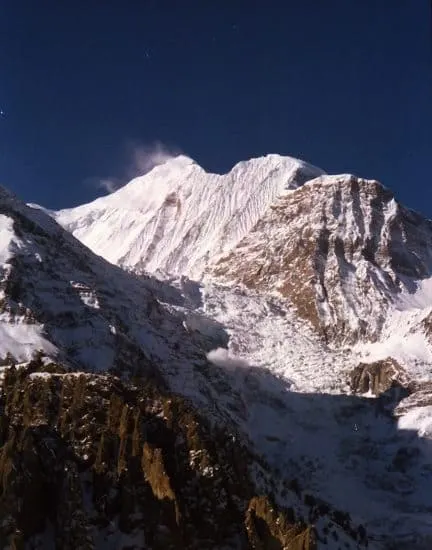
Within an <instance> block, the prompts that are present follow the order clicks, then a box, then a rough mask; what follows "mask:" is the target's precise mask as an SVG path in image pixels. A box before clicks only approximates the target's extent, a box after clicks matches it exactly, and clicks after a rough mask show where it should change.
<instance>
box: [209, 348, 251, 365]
mask: <svg viewBox="0 0 432 550" xmlns="http://www.w3.org/2000/svg"><path fill="white" fill-rule="evenodd" d="M207 359H208V360H209V361H210V363H213V365H216V366H217V367H223V368H228V369H232V370H237V369H238V368H243V369H244V368H249V364H248V362H247V361H245V360H244V359H240V357H234V356H232V355H230V353H229V351H228V350H227V349H225V348H216V349H212V350H211V351H209V352H208V353H207Z"/></svg>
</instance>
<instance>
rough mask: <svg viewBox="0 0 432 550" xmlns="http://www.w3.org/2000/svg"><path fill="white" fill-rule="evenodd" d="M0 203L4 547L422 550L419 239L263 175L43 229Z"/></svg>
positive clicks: (197, 171) (364, 191) (58, 216)
mask: <svg viewBox="0 0 432 550" xmlns="http://www.w3.org/2000/svg"><path fill="white" fill-rule="evenodd" d="M0 199H1V200H0V202H1V204H2V211H1V213H2V215H3V217H2V225H1V232H0V262H1V264H0V265H3V267H2V268H1V269H2V272H1V273H2V279H3V282H2V287H1V288H2V289H3V300H2V304H3V305H2V308H3V313H2V314H1V315H2V317H1V331H2V332H1V334H2V335H4V336H3V337H2V340H1V342H2V343H1V346H3V347H1V350H0V353H1V355H2V356H3V361H2V363H3V364H4V367H3V369H2V371H3V378H4V382H3V385H4V391H3V397H2V401H1V403H0V405H1V407H2V410H3V411H5V415H4V416H5V418H6V420H5V421H4V422H3V424H2V426H3V427H1V430H0V433H2V434H3V435H2V437H3V439H2V443H3V445H2V455H1V457H0V474H1V478H2V480H3V487H4V489H3V497H0V499H1V498H3V500H0V507H2V506H3V508H2V510H3V512H4V513H3V515H6V513H7V514H9V516H10V517H11V518H12V519H11V520H10V522H9V523H6V527H5V528H4V530H3V532H1V535H2V536H4V537H6V536H8V537H9V538H10V537H15V539H16V540H17V541H18V542H19V543H20V544H24V543H23V540H25V541H26V544H30V543H31V544H34V545H35V544H36V542H37V541H39V540H42V542H40V544H47V541H51V542H52V541H53V540H54V541H57V542H55V544H57V546H58V547H62V548H63V547H64V548H66V547H68V546H67V544H69V545H70V546H69V547H71V548H76V547H82V548H87V547H89V548H107V547H113V548H122V547H131V548H140V547H149V548H159V547H161V548H169V547H173V548H194V547H197V548H207V547H208V548H291V549H292V550H297V548H298V549H302V550H308V549H309V550H310V549H312V548H319V549H321V548H330V549H338V548H348V549H349V548H364V547H366V546H367V547H368V548H373V549H377V550H378V549H384V548H392V549H393V548H394V549H398V550H402V549H414V550H426V549H428V548H429V547H430V544H431V541H432V531H431V528H430V505H431V499H430V488H431V485H432V471H431V469H430V452H431V447H430V445H431V443H430V433H432V432H431V428H430V427H431V425H432V421H431V418H432V415H431V410H430V399H431V392H432V384H431V373H432V368H431V367H432V342H431V332H432V331H431V327H432V321H431V319H432V317H431V315H432V292H431V288H432V287H431V284H430V275H431V273H430V267H431V261H430V259H431V257H430V245H429V242H430V238H431V222H429V221H428V220H426V219H424V218H422V217H421V216H419V215H418V214H416V213H414V212H412V211H410V210H408V209H406V208H404V207H403V206H401V205H399V204H398V203H397V201H396V200H395V199H394V197H393V196H392V194H391V193H390V191H389V190H388V189H385V188H384V187H383V186H382V185H380V184H379V183H377V182H375V181H368V180H363V179H361V178H357V177H354V176H350V175H339V176H327V175H325V174H324V172H323V171H322V170H320V169H318V168H314V167H312V166H309V165H307V164H305V163H303V162H301V161H297V160H295V159H291V158H287V157H280V156H277V155H269V156H267V157H264V158H261V159H252V160H250V161H246V162H242V163H239V164H238V165H236V166H235V167H234V168H233V170H232V171H231V172H230V173H229V174H226V175H215V174H207V173H206V172H205V171H204V170H203V169H202V168H200V167H199V166H198V165H197V164H196V163H194V162H193V161H192V160H191V159H188V158H186V157H178V158H176V159H172V160H170V161H168V162H166V163H165V164H163V165H161V166H159V167H156V168H154V169H153V170H152V171H151V172H149V173H148V174H146V175H145V176H143V177H140V178H137V179H135V180H133V181H132V182H131V183H130V184H128V185H126V186H125V187H124V188H122V189H120V190H119V191H117V192H115V193H113V194H112V195H109V196H107V197H102V198H100V199H97V200H96V201H94V202H93V203H90V204H89V205H84V206H80V207H77V208H74V209H69V210H63V211H60V212H48V211H44V209H41V208H40V207H38V208H36V207H34V206H33V207H28V206H25V205H23V204H22V203H21V202H20V201H19V200H18V199H16V198H15V197H13V196H12V195H10V194H9V193H8V192H6V191H2V194H1V196H0ZM49 216H51V218H50V217H49ZM52 218H54V219H55V220H57V221H58V222H59V223H60V224H61V225H63V226H64V228H66V229H67V230H68V231H69V232H70V233H68V232H67V231H65V230H64V229H62V228H61V227H60V226H59V225H57V223H56V221H54V219H52ZM71 233H72V234H73V235H75V237H78V238H79V239H80V240H82V242H83V243H84V244H85V245H87V246H89V248H91V249H92V251H93V252H94V253H96V254H99V257H98V256H96V255H95V254H94V253H92V252H91V251H90V250H89V249H88V248H86V246H84V245H83V244H81V243H80V242H78V241H77V240H76V239H75V238H74V237H73V235H72V234H71ZM101 256H102V257H104V258H105V259H103V258H102V257H101ZM107 260H108V261H109V262H111V263H108V261H107ZM113 264H118V265H113ZM13 365H15V366H13ZM137 419H139V421H138V420H137ZM44 449H46V451H44ZM41 453H45V454H43V455H42V456H43V457H44V461H45V460H46V461H47V464H48V466H47V467H48V472H49V471H50V470H51V469H53V470H55V471H56V476H55V479H56V481H55V484H54V486H53V485H52V484H50V483H49V480H48V478H49V475H48V474H47V473H46V471H45V470H44V469H43V468H42V467H41V465H40V462H38V461H36V460H35V458H34V456H35V455H37V456H38V455H39V454H41ZM53 453H54V454H53ZM68 453H71V454H68ZM54 455H55V456H60V457H67V459H66V458H64V459H63V458H61V460H60V461H59V465H60V466H59V469H58V470H57V469H55V463H54V461H53V460H52V459H51V458H49V456H54ZM231 457H232V458H231ZM137 458H138V460H137ZM24 462H25V464H26V465H28V466H26V468H21V467H20V464H21V463H24ZM64 467H65V468H67V471H68V472H69V471H70V472H72V473H71V474H67V475H66V474H64V470H63V468H64ZM39 470H42V473H43V476H42V477H41V476H40V475H39V473H38V472H39ZM11 471H18V474H17V477H16V478H15V477H14V476H13V475H12V476H11V475H10V474H9V472H11ZM26 472H27V474H26ZM28 472H30V474H31V475H30V480H31V481H28V477H26V475H28ZM44 472H45V473H44ZM225 472H226V475H225ZM44 476H45V477H44ZM237 478H238V480H239V483H238V484H236V483H235V482H234V480H235V479H237ZM41 486H43V487H45V488H46V493H47V494H49V495H53V496H52V497H50V498H47V504H46V506H45V508H44V509H42V511H41V513H40V515H38V518H39V519H38V522H35V523H31V525H30V527H29V526H28V524H27V523H26V521H24V518H28V517H31V515H30V514H28V513H26V514H21V512H20V511H21V510H22V509H23V506H24V507H29V506H30V507H31V506H32V503H33V502H34V499H35V496H34V495H35V493H36V490H39V489H38V488H39V487H41ZM15 487H19V491H21V492H18V493H17V492H16V489H15ZM62 487H68V488H69V489H68V491H69V493H67V494H68V495H70V497H69V496H68V498H67V499H61V498H60V496H59V495H60V494H61V488H62ZM35 488H36V489H35ZM24 489H25V491H27V492H25V493H24V494H25V496H24V498H22V499H21V500H19V499H18V500H17V495H18V494H19V495H21V494H22V491H23V490H24ZM110 495H112V497H111V496H110ZM218 495H222V496H223V498H225V497H226V498H227V499H228V500H229V501H230V505H229V506H228V509H229V514H225V515H224V513H223V510H224V509H225V508H226V507H227V500H223V502H222V501H221V502H219V500H218V499H219V497H218ZM20 498H21V497H20ZM15 501H17V502H19V504H18V505H15V504H14V502H15ZM67 501H70V502H72V503H74V504H70V505H69V508H68V505H67ZM24 503H25V504H24ZM103 503H105V504H103ZM123 503H125V504H124V506H125V507H126V508H125V509H126V510H127V511H126V512H124V513H121V510H122V509H123ZM54 508H55V509H57V508H58V509H60V510H61V513H60V514H57V516H53V512H52V510H53V509H54ZM71 509H72V510H76V511H77V514H78V516H77V517H78V519H77V520H76V523H75V524H74V525H75V527H73V526H72V525H71V524H70V523H68V522H67V521H66V519H67V518H68V517H70V516H71ZM43 510H45V511H43ZM143 510H148V513H147V516H146V515H145V514H144V515H143ZM201 511H202V513H201ZM53 518H54V519H53ZM158 518H159V519H158ZM203 518H204V521H203ZM8 525H10V526H12V527H7V526H8ZM158 525H159V526H160V525H162V527H161V528H160V527H158ZM222 525H223V529H222V528H221V526H222ZM47 526H48V527H47ZM281 526H282V527H281ZM7 529H9V531H7ZM20 533H21V534H20ZM41 533H42V534H41ZM71 533H72V534H71ZM218 536H219V538H218ZM38 537H39V538H38ZM40 537H43V538H42V539H41V538H40ZM68 537H69V538H68ZM70 537H73V539H71V538H70ZM86 537H87V538H86ZM86 540H88V541H89V542H82V541H86ZM144 540H145V542H144ZM29 541H30V542H29ZM35 541H36V542H35ZM59 541H60V542H59ZM65 541H66V542H65ZM77 541H80V542H79V544H81V545H82V546H78V543H77ZM18 542H16V544H18ZM51 542H50V544H51ZM53 544H54V543H53ZM85 544H88V545H89V546H85ZM110 545H111V546H110ZM51 546H52V544H51ZM42 547H43V546H42Z"/></svg>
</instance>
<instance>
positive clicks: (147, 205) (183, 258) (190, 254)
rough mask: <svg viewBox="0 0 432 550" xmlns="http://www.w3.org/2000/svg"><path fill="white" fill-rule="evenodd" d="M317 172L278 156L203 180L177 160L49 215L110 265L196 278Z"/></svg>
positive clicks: (204, 176)
mask: <svg viewBox="0 0 432 550" xmlns="http://www.w3.org/2000/svg"><path fill="white" fill-rule="evenodd" d="M321 173H322V171H321V170H319V169H318V168H315V167H312V166H310V165H308V164H305V163H304V162H301V161H299V160H295V159H292V158H289V157H282V156H279V155H268V156H266V157H263V158H257V159H252V160H249V161H247V162H240V163H239V164H237V165H236V166H234V168H233V169H232V170H231V171H230V172H229V173H228V174H225V175H218V174H208V173H206V172H205V171H204V170H203V169H202V168H201V167H200V166H198V165H197V164H196V163H195V162H194V161H192V160H191V159H189V158H187V157H184V156H179V157H176V158H175V159H172V160H169V161H167V162H166V163H165V164H162V165H161V166H157V167H156V168H154V169H153V170H152V171H151V172H150V173H148V174H146V175H145V176H142V177H139V178H136V179H134V180H133V181H131V182H130V183H129V184H128V185H126V186H125V187H123V188H122V189H120V190H119V191H117V192H115V193H113V194H112V195H109V196H107V197H102V198H99V199H97V200H95V201H94V202H92V203H90V204H86V205H83V206H79V207H77V208H72V209H69V210H61V211H59V212H57V213H54V216H55V218H56V219H57V221H58V222H59V223H60V224H61V225H63V227H65V228H66V229H68V230H69V231H70V232H71V233H73V235H74V236H75V237H77V238H78V239H79V240H81V241H82V242H83V243H84V244H86V245H87V246H88V247H89V248H91V249H92V250H93V251H94V252H96V253H97V254H100V255H101V256H103V257H104V258H106V259H107V260H109V261H110V262H113V263H116V264H119V265H125V266H130V267H134V268H144V269H147V270H149V271H156V270H157V269H161V270H162V271H167V272H170V273H176V274H187V275H189V276H191V277H200V276H201V274H202V272H203V270H204V268H205V266H206V264H207V263H208V261H213V260H214V259H215V258H217V257H218V256H219V255H220V254H222V253H224V252H226V251H228V250H230V249H231V248H232V247H233V246H234V245H235V244H236V243H237V242H239V241H240V240H241V238H242V237H243V236H244V235H246V234H247V233H248V231H250V229H252V227H253V226H254V225H255V223H256V222H257V221H258V220H259V219H260V217H261V216H262V215H263V213H264V212H265V211H266V209H267V208H268V206H269V205H270V204H271V203H272V202H273V200H274V199H275V198H276V197H278V196H279V195H280V194H281V193H283V192H284V191H286V190H288V189H295V188H296V187H298V186H299V185H301V184H303V183H304V182H305V181H307V180H308V179H311V178H313V177H316V176H318V175H319V174H321Z"/></svg>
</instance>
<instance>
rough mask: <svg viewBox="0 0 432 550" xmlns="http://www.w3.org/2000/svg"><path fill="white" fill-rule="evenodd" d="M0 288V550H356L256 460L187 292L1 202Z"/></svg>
mask: <svg viewBox="0 0 432 550" xmlns="http://www.w3.org/2000/svg"><path fill="white" fill-rule="evenodd" d="M0 278H1V283H0V289H1V314H0V335H1V338H0V359H1V361H0V363H1V367H0V378H1V394H0V413H1V414H0V514H1V518H2V522H1V524H0V548H16V549H18V548H40V549H47V548H62V549H71V550H72V549H75V550H76V549H80V550H81V549H83V550H84V549H86V550H89V549H102V548H104V549H105V548H113V549H114V548H115V549H126V548H127V549H129V550H131V549H138V548H152V549H153V548H155V549H157V548H191V549H193V548H197V549H198V548H199V549H202V548H209V549H210V548H212V549H219V548H242V549H243V548H244V549H252V548H260V547H263V548H268V547H274V548H282V547H284V548H292V549H293V550H313V549H315V548H319V547H323V548H325V547H327V542H326V541H328V537H330V536H331V537H335V538H336V539H337V540H339V541H341V543H344V544H346V545H347V546H346V547H347V548H357V547H358V544H360V545H361V547H365V544H366V542H367V536H366V531H365V528H364V527H363V526H361V525H360V524H356V523H355V522H353V521H352V520H351V518H350V517H349V515H348V514H347V513H346V512H344V511H343V510H340V509H338V508H337V507H336V506H332V505H331V504H329V503H327V502H325V500H324V499H322V498H320V497H319V496H314V495H313V494H312V493H311V492H310V491H309V490H308V489H306V488H305V487H303V486H302V484H301V483H300V482H299V480H298V479H296V478H295V477H290V478H288V477H286V476H282V475H281V473H280V472H277V471H276V469H275V468H274V467H273V466H272V465H271V464H270V463H268V462H267V461H266V460H265V458H264V456H263V454H262V453H261V452H259V449H258V446H257V445H256V442H257V440H258V438H259V437H261V436H262V434H261V433H260V431H259V430H257V431H255V432H254V433H252V432H251V433H249V429H248V426H249V427H250V428H252V427H253V426H252V423H251V419H250V418H248V417H247V403H245V401H244V400H245V399H246V398H247V395H245V396H242V388H241V387H236V384H238V381H239V379H238V373H236V372H235V371H233V370H232V369H231V370H230V369H229V368H225V365H224V362H223V361H222V364H221V363H220V362H219V365H218V364H217V363H218V361H217V358H215V357H213V361H209V360H208V359H207V354H208V353H209V352H211V351H212V350H215V349H216V348H217V346H220V345H222V344H223V343H224V341H225V339H226V337H227V335H226V333H225V330H224V329H223V327H222V326H221V325H219V324H218V323H217V322H216V321H214V320H212V319H210V318H206V317H205V316H204V315H201V316H200V315H199V314H198V313H197V312H196V311H195V310H196V307H195V306H197V303H196V300H197V298H198V296H197V293H198V295H199V288H198V287H196V285H195V284H194V283H192V282H188V281H186V280H182V281H181V285H180V287H176V286H175V285H173V284H171V283H170V282H167V281H160V280H157V279H154V278H151V277H141V276H140V277H137V276H135V275H134V274H132V273H128V272H126V271H124V270H122V269H120V268H118V267H116V266H114V265H112V264H109V263H108V262H106V261H105V260H103V259H102V258H100V257H98V256H95V255H94V254H93V253H92V252H91V251H90V250H89V249H87V248H86V247H85V246H84V245H82V244H81V243H80V242H79V241H77V240H76V239H75V238H74V237H73V236H71V235H70V234H69V233H67V232H66V231H65V230H63V229H62V228H61V227H60V226H59V225H57V223H56V222H55V221H54V220H53V219H52V218H50V217H49V216H48V215H47V214H46V213H45V212H44V211H43V210H41V209H35V208H31V207H28V206H26V205H24V204H23V203H22V202H21V201H19V199H17V198H16V197H15V196H14V195H12V194H11V193H9V192H8V191H6V190H5V189H3V188H0ZM193 323H195V326H196V328H197V329H199V330H194V331H191V328H190V327H191V325H192V324H193ZM216 355H218V354H217V353H216ZM210 356H211V354H210ZM266 377H267V378H269V377H268V375H266ZM260 378H262V381H261V382H260ZM267 378H265V377H264V374H261V373H259V372H256V373H252V375H250V376H249V377H248V384H251V388H250V391H251V392H252V393H253V388H254V387H256V385H257V384H262V385H263V392H258V393H259V397H260V399H261V398H266V395H267V394H268V398H269V399H273V400H275V396H274V392H275V391H276V390H278V391H279V392H282V390H283V388H282V385H281V384H279V385H278V382H277V380H276V379H275V380H274V381H273V384H274V386H275V387H274V389H273V391H270V389H266V386H265V385H264V384H266V385H269V383H270V382H271V380H272V379H271V378H269V379H268V380H267ZM270 406H271V408H273V406H274V405H273V404H272V403H271V404H270ZM278 406H279V407H284V404H283V403H281V404H279V405H278ZM245 408H246V410H245ZM245 413H246V415H245ZM251 438H253V439H251ZM316 521H319V526H318V527H317V528H316V527H315V526H314V523H315V522H316ZM317 545H318V546H317Z"/></svg>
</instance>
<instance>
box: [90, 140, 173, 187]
mask: <svg viewBox="0 0 432 550" xmlns="http://www.w3.org/2000/svg"><path fill="white" fill-rule="evenodd" d="M181 154H182V152H181V150H180V149H178V148H175V147H168V146H166V145H164V144H163V143H160V142H158V141H157V142H154V143H153V144H151V145H143V144H139V143H129V144H128V145H127V146H126V154H125V156H126V159H127V160H126V163H125V167H124V169H123V171H122V177H120V178H115V177H104V178H88V179H87V182H90V184H91V185H93V186H95V187H97V188H99V189H103V190H104V191H106V192H107V193H109V194H111V193H114V192H115V191H117V190H118V189H120V188H121V187H123V186H124V185H126V183H128V182H129V181H130V180H131V179H133V178H136V177H138V176H144V175H145V174H148V172H150V171H151V170H153V168H155V167H156V166H159V165H161V164H164V163H165V162H167V161H168V160H170V159H173V158H175V157H178V156H179V155H181Z"/></svg>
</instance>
